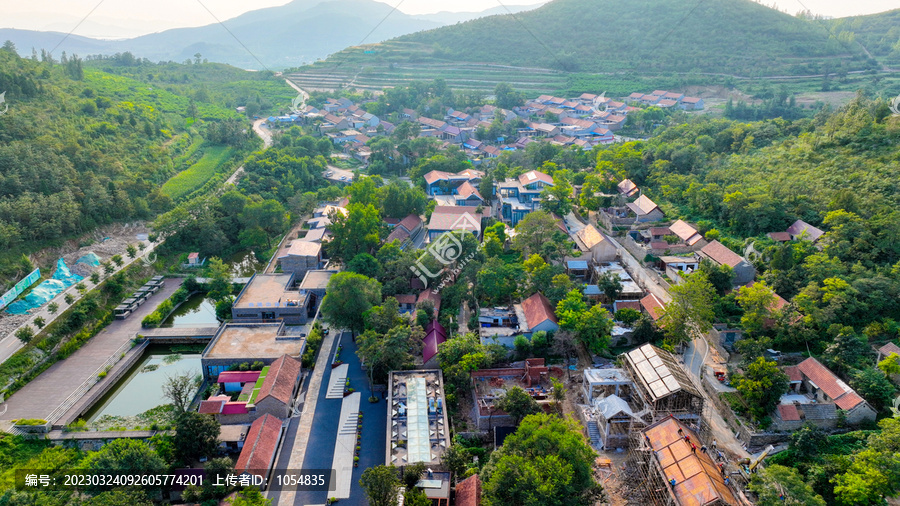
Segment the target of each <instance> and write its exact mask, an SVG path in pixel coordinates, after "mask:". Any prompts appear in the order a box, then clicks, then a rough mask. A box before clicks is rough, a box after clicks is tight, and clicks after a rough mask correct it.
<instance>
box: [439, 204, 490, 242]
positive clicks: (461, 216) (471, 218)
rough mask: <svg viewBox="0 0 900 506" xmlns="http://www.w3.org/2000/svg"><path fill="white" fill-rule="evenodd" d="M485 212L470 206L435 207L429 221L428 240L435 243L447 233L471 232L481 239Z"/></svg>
mask: <svg viewBox="0 0 900 506" xmlns="http://www.w3.org/2000/svg"><path fill="white" fill-rule="evenodd" d="M483 218H484V211H483V210H479V209H478V207H470V206H435V208H434V211H432V213H431V218H430V219H429V221H428V240H429V242H433V241H435V240H436V239H437V238H438V237H440V236H441V235H442V234H444V233H445V232H454V231H469V232H471V233H472V234H474V235H475V237H476V238H477V239H479V240H480V239H481V220H482V219H483Z"/></svg>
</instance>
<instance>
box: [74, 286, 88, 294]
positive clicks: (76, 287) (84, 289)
mask: <svg viewBox="0 0 900 506" xmlns="http://www.w3.org/2000/svg"><path fill="white" fill-rule="evenodd" d="M75 289H76V290H78V293H80V294H81V295H84V292H86V291H87V285H85V284H84V283H78V284H77V285H75Z"/></svg>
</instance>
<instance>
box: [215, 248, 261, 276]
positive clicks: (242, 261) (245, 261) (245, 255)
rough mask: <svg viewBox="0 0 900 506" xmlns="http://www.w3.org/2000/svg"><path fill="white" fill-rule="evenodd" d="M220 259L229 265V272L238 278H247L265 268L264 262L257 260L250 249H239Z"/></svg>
mask: <svg viewBox="0 0 900 506" xmlns="http://www.w3.org/2000/svg"><path fill="white" fill-rule="evenodd" d="M222 261H224V262H225V264H227V265H228V266H229V267H231V274H232V275H233V276H234V277H238V278H248V277H250V276H252V275H254V274H256V272H257V271H259V272H262V271H263V270H265V268H266V263H265V262H260V261H258V260H257V259H256V255H255V254H254V253H253V252H252V251H239V252H237V253H235V254H234V255H231V256H230V257H226V258H223V259H222Z"/></svg>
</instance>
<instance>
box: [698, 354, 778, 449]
mask: <svg viewBox="0 0 900 506" xmlns="http://www.w3.org/2000/svg"><path fill="white" fill-rule="evenodd" d="M705 367H706V366H704V369H705ZM701 375H702V378H701V380H700V383H702V384H703V390H705V391H706V393H707V394H708V395H709V399H710V401H712V404H713V406H714V407H715V409H717V410H718V411H719V414H721V415H722V418H723V419H724V420H725V423H726V424H728V428H730V429H731V431H732V432H734V433H735V437H737V439H738V441H740V442H741V443H743V444H744V446H745V447H746V448H747V450H748V451H750V452H751V453H752V452H753V451H754V450H757V449H760V448H764V447H766V446H768V445H770V444H772V445H775V444H780V443H784V442H786V441H787V440H788V439H789V438H790V433H789V432H765V431H754V430H752V429H750V428H749V427H747V425H746V424H744V423H743V422H739V420H738V418H737V416H736V415H735V414H734V411H732V410H731V406H729V405H727V404H726V403H724V402H722V400H721V399H719V392H718V391H717V390H716V388H715V387H714V386H712V385H711V384H710V383H709V381H710V380H709V375H708V374H706V371H705V370H704V371H701Z"/></svg>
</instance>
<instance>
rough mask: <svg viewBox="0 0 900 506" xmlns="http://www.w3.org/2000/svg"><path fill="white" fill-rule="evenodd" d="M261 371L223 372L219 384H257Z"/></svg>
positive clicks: (220, 374) (218, 380)
mask: <svg viewBox="0 0 900 506" xmlns="http://www.w3.org/2000/svg"><path fill="white" fill-rule="evenodd" d="M259 374H260V371H222V372H220V373H219V378H218V379H217V380H216V382H218V383H251V382H253V383H255V382H256V380H258V379H259Z"/></svg>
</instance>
